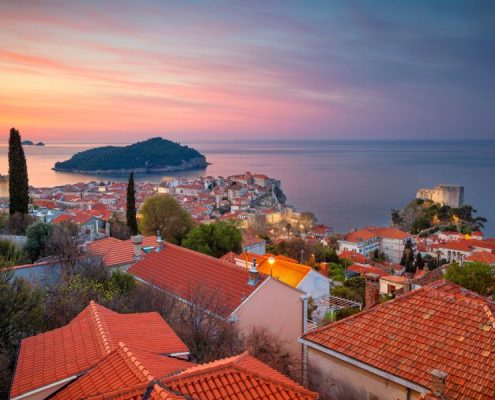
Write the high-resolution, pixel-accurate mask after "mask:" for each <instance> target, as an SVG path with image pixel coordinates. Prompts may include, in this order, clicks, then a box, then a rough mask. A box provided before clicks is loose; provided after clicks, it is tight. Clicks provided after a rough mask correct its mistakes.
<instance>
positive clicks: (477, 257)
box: [464, 251, 495, 265]
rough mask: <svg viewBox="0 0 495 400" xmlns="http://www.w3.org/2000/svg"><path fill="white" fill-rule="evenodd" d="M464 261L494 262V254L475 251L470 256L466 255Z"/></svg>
mask: <svg viewBox="0 0 495 400" xmlns="http://www.w3.org/2000/svg"><path fill="white" fill-rule="evenodd" d="M464 261H473V262H480V263H484V264H490V265H492V264H495V254H493V253H489V252H487V251H476V252H474V253H473V254H471V255H470V256H468V257H466V258H465V259H464Z"/></svg>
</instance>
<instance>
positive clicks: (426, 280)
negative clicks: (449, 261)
mask: <svg viewBox="0 0 495 400" xmlns="http://www.w3.org/2000/svg"><path fill="white" fill-rule="evenodd" d="M446 268H447V266H446V265H444V266H442V267H439V268H435V269H434V270H432V271H425V273H424V274H423V275H422V276H419V277H416V276H415V277H414V278H413V279H411V280H410V283H411V284H415V285H419V286H426V285H428V284H430V283H433V282H436V281H439V280H441V279H443V272H444V270H445V269H446Z"/></svg>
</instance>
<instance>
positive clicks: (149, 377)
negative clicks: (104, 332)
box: [119, 342, 155, 382]
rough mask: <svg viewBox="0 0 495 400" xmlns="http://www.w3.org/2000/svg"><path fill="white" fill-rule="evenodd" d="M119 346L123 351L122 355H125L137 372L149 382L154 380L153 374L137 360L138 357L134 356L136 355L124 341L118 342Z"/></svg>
mask: <svg viewBox="0 0 495 400" xmlns="http://www.w3.org/2000/svg"><path fill="white" fill-rule="evenodd" d="M119 346H120V347H121V349H122V350H123V351H124V355H125V356H126V357H127V359H128V360H129V362H130V363H131V365H133V366H134V367H135V369H137V371H136V372H137V373H139V374H141V375H143V376H144V378H145V379H147V380H148V381H149V382H151V381H153V380H155V378H154V377H153V375H151V373H150V372H149V371H148V370H147V369H146V368H145V367H144V365H143V364H142V363H141V362H140V361H139V359H138V358H137V357H136V355H135V354H134V353H133V352H132V350H131V349H129V347H127V346H126V345H125V344H124V343H122V342H120V343H119Z"/></svg>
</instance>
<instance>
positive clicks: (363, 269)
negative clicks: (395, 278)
mask: <svg viewBox="0 0 495 400" xmlns="http://www.w3.org/2000/svg"><path fill="white" fill-rule="evenodd" d="M347 270H348V271H354V272H357V273H359V274H367V273H372V274H377V275H380V276H385V275H387V273H386V272H385V271H383V270H382V269H380V268H377V267H373V266H372V265H358V264H352V265H351V266H349V267H347Z"/></svg>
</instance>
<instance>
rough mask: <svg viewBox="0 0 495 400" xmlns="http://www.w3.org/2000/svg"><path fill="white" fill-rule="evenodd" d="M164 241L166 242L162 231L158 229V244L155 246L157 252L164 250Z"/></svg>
mask: <svg viewBox="0 0 495 400" xmlns="http://www.w3.org/2000/svg"><path fill="white" fill-rule="evenodd" d="M163 242H164V241H163V239H162V235H161V233H160V231H159V230H157V231H156V243H157V246H156V248H155V251H156V252H157V253H159V252H160V251H162V250H163Z"/></svg>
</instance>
